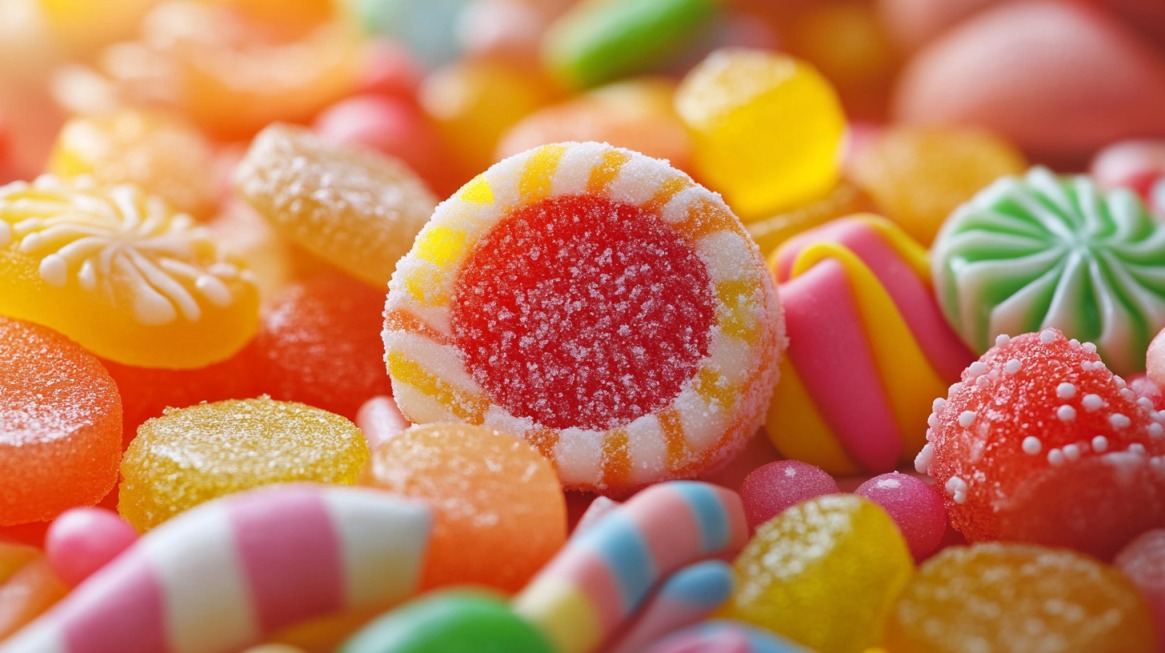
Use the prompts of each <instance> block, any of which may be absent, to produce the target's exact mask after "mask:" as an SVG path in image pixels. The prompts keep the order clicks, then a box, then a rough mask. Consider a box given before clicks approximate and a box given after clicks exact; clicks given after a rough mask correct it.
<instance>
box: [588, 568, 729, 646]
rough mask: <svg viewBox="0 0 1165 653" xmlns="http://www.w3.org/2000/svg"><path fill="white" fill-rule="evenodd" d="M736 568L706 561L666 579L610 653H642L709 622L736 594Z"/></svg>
mask: <svg viewBox="0 0 1165 653" xmlns="http://www.w3.org/2000/svg"><path fill="white" fill-rule="evenodd" d="M733 585H734V579H733V575H732V567H731V566H730V565H729V564H728V563H726V562H724V561H722V560H705V561H703V562H697V563H695V564H693V565H689V566H687V567H684V568H683V569H680V570H679V571H677V572H676V573H674V574H672V575H671V576H670V577H668V578H667V579H665V580H664V581H663V582H662V584H661V585H660V587H659V589H658V590H656V592H655V594H654V595H653V596H652V597H651V598H650V599H648V600H647V603H646V604H645V606H644V607H643V608H642V609H641V610H640V614H639V615H637V616H636V617H635V619H634V620H633V621H631V622H630V623H628V624H627V625H626V627H625V630H624V632H623V634H622V635H620V636H619V637H618V642H617V643H616V644H614V645H612V646H609V647H607V649H606V650H608V651H609V652H610V653H641V652H642V651H643V649H644V648H646V647H647V645H649V644H650V643H651V642H654V641H656V640H658V639H659V638H660V637H663V636H664V635H667V634H668V633H671V632H673V631H675V630H679V629H681V628H683V627H685V626H690V625H692V624H694V623H697V622H700V621H703V620H705V619H707V618H708V617H709V616H710V615H711V614H712V613H713V612H715V611H716V609H717V608H719V607H720V604H721V603H724V601H726V600H728V597H729V595H730V594H731V593H732V587H733Z"/></svg>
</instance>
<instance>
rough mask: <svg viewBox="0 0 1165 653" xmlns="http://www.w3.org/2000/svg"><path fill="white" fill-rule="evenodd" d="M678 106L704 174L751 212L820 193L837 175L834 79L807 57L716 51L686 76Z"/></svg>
mask: <svg viewBox="0 0 1165 653" xmlns="http://www.w3.org/2000/svg"><path fill="white" fill-rule="evenodd" d="M676 108H677V109H678V111H679V114H680V118H682V119H683V121H684V123H685V124H686V125H687V126H688V129H689V130H690V131H691V134H692V140H693V156H694V159H695V166H696V170H697V172H698V173H699V176H700V178H701V179H703V180H705V181H706V182H707V183H708V184H709V185H710V186H711V187H712V188H713V189H715V190H717V191H720V192H721V193H724V196H725V198H726V199H727V200H728V205H729V206H731V207H732V208H733V209H734V210H736V211H737V212H739V213H740V215H741V216H742V217H743V218H744V219H745V220H753V219H757V218H762V217H765V216H766V215H768V214H771V213H773V212H775V211H779V210H784V209H789V208H791V207H794V206H796V205H798V204H801V203H804V202H807V201H810V200H814V199H817V198H818V197H820V196H823V195H825V194H826V193H828V192H829V190H830V189H831V188H833V186H834V184H836V183H837V179H838V176H839V173H840V169H839V159H840V154H841V144H842V136H843V134H844V132H845V116H844V114H843V113H842V110H841V105H840V104H838V99H837V95H836V94H835V93H834V90H833V88H832V87H831V86H830V85H829V82H828V81H826V80H825V78H824V77H822V76H821V75H820V73H818V72H817V71H816V70H815V69H814V68H813V67H812V66H810V65H809V64H808V63H806V62H804V61H800V60H798V59H794V58H792V57H788V56H785V55H779V54H775V53H771V52H763V51H759V50H743V49H725V50H720V51H717V52H713V53H712V54H711V55H709V56H708V58H707V59H705V60H704V61H703V62H701V63H700V64H699V65H697V66H696V67H695V68H694V69H692V71H691V72H689V73H688V75H687V76H686V77H685V78H684V80H683V82H682V83H681V84H680V87H679V89H678V91H677V93H676Z"/></svg>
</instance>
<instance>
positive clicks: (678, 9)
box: [543, 0, 718, 87]
mask: <svg viewBox="0 0 1165 653" xmlns="http://www.w3.org/2000/svg"><path fill="white" fill-rule="evenodd" d="M717 10H718V7H717V3H716V2H715V1H714V0H641V1H640V2H619V1H618V0H596V1H592V2H580V3H578V4H576V5H575V6H574V7H573V8H571V9H570V10H569V11H567V12H566V13H565V14H564V15H563V16H562V17H560V18H559V19H558V20H557V21H556V22H555V23H554V24H553V25H552V26H551V28H550V30H549V31H548V32H547V33H546V35H545V37H544V40H543V44H544V45H543V59H544V61H545V64H546V66H547V68H549V69H550V70H552V71H554V73H555V74H556V75H557V76H558V77H559V78H560V79H561V80H562V81H563V82H565V83H566V84H569V85H571V86H576V87H590V86H595V85H598V84H602V83H604V82H609V81H612V80H614V79H617V78H619V77H624V76H626V75H629V74H634V73H643V72H647V71H648V70H649V69H650V68H651V67H652V66H656V65H658V64H659V62H660V61H662V60H665V59H667V58H668V57H669V56H674V55H675V54H677V53H678V52H679V51H680V50H682V49H683V47H684V46H685V45H687V44H688V43H690V42H691V41H693V40H694V39H695V38H696V37H698V36H699V35H700V33H701V32H702V31H703V30H705V29H707V27H708V25H709V23H710V22H711V19H712V18H714V17H715V16H716V13H717Z"/></svg>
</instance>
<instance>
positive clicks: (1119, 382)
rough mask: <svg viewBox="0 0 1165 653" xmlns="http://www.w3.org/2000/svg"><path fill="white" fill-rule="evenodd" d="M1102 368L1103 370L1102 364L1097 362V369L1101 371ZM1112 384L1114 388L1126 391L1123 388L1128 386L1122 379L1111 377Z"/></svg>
mask: <svg viewBox="0 0 1165 653" xmlns="http://www.w3.org/2000/svg"><path fill="white" fill-rule="evenodd" d="M1103 368H1104V363H1102V362H1100V361H1097V369H1103ZM1112 382H1113V383H1115V384H1116V387H1118V388H1121V389H1122V390H1126V389H1127V388H1125V386H1126V385H1128V384H1127V383H1126V382H1125V379H1124V377H1121V376H1114V377H1112Z"/></svg>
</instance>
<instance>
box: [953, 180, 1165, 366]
mask: <svg viewBox="0 0 1165 653" xmlns="http://www.w3.org/2000/svg"><path fill="white" fill-rule="evenodd" d="M931 272H932V274H933V276H934V286H935V292H936V293H938V298H939V303H940V305H941V306H942V309H943V312H944V313H945V314H946V318H947V321H949V322H950V323H951V325H952V326H953V327H954V328H955V330H956V331H958V332H959V334H960V335H961V336H962V338H963V340H964V341H965V342H966V343H967V344H968V345H969V346H970V347H971V348H973V349H974V350H975V351H976V352H978V353H983V352H985V351H987V349H988V348H990V347H991V345H992V344H993V343H994V342H995V337H996V336H997V335H999V334H1004V333H1006V334H1018V333H1025V332H1030V331H1038V330H1040V329H1043V328H1045V327H1056V328H1058V329H1060V330H1061V331H1063V332H1064V334H1065V335H1067V336H1068V337H1069V338H1076V339H1078V340H1081V341H1091V342H1094V343H1095V344H1096V346H1097V349H1098V351H1099V353H1100V355H1101V357H1102V358H1103V359H1104V361H1105V363H1107V364H1108V366H1109V368H1111V369H1112V370H1113V371H1114V372H1116V373H1118V374H1130V373H1133V372H1138V371H1143V370H1144V369H1145V351H1146V350H1147V349H1148V346H1149V340H1150V339H1152V337H1153V336H1154V335H1155V334H1156V333H1157V332H1158V331H1160V330H1161V329H1162V328H1163V327H1165V223H1161V222H1157V221H1154V220H1153V219H1152V217H1150V215H1149V213H1148V211H1147V210H1146V208H1145V206H1144V204H1142V203H1141V200H1140V199H1139V198H1138V197H1137V196H1136V195H1135V194H1134V193H1133V192H1131V191H1128V190H1124V189H1120V190H1114V191H1110V192H1105V191H1104V190H1102V189H1101V188H1099V187H1098V186H1097V185H1096V183H1095V182H1094V181H1093V180H1092V179H1091V178H1089V177H1085V176H1057V175H1055V174H1053V173H1052V172H1050V171H1049V170H1047V169H1046V168H1040V167H1036V168H1032V169H1031V170H1029V171H1028V172H1027V174H1026V175H1025V176H1024V177H1022V178H1018V177H1004V178H1001V179H999V180H998V181H996V182H995V183H993V184H992V185H990V186H988V187H987V188H986V189H984V190H982V191H980V192H979V194H978V195H976V196H975V197H974V198H972V199H971V200H970V201H969V202H967V203H966V204H964V205H963V206H961V207H959V208H958V209H957V210H956V211H955V212H954V213H953V214H952V215H951V217H950V218H948V219H947V221H946V223H944V224H943V227H942V230H941V231H940V232H939V235H938V237H937V238H936V239H935V242H934V246H933V249H932V250H931Z"/></svg>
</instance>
